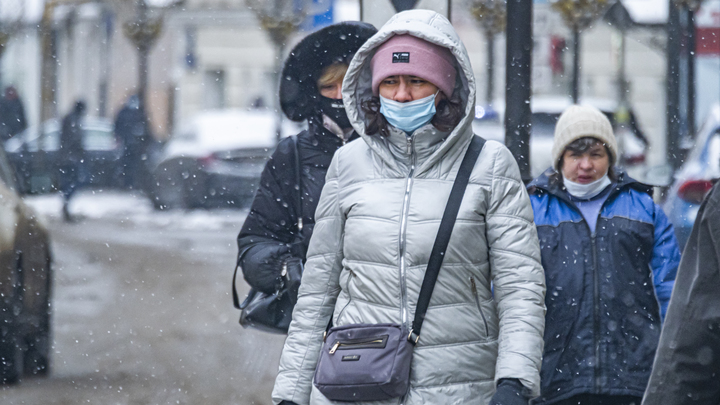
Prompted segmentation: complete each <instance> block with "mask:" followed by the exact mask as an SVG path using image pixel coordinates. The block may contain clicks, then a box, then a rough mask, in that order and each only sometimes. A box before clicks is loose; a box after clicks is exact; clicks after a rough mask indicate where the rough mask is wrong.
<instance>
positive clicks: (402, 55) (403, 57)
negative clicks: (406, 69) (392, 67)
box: [392, 52, 410, 63]
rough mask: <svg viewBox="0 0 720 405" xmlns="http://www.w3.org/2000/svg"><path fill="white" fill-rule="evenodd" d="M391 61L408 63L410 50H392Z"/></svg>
mask: <svg viewBox="0 0 720 405" xmlns="http://www.w3.org/2000/svg"><path fill="white" fill-rule="evenodd" d="M392 63H410V52H393V61H392Z"/></svg>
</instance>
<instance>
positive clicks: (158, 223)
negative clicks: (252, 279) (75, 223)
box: [25, 190, 247, 230]
mask: <svg viewBox="0 0 720 405" xmlns="http://www.w3.org/2000/svg"><path fill="white" fill-rule="evenodd" d="M25 202H26V203H27V204H28V205H29V206H31V207H32V208H33V209H35V211H36V212H37V213H38V215H39V216H40V217H41V218H43V219H44V220H45V221H61V220H62V196H61V194H60V193H55V194H44V195H35V196H26V197H25ZM70 213H71V214H72V215H73V216H76V217H78V218H80V219H85V218H87V219H108V220H117V221H120V222H129V223H131V224H134V225H138V226H153V227H159V228H169V229H182V230H217V229H223V228H228V227H237V226H238V224H242V222H243V221H244V220H245V216H246V215H247V210H239V209H217V210H204V209H197V210H169V211H157V210H155V209H153V206H152V203H151V202H150V201H149V200H148V199H147V197H145V196H144V195H143V194H142V193H138V192H131V191H119V190H81V191H78V192H77V193H76V194H75V195H74V196H73V198H72V200H70Z"/></svg>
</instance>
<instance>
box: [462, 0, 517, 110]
mask: <svg viewBox="0 0 720 405" xmlns="http://www.w3.org/2000/svg"><path fill="white" fill-rule="evenodd" d="M468 3H469V4H468V6H469V8H470V14H472V16H473V17H474V18H475V20H476V21H477V22H478V23H479V24H480V27H481V28H482V30H483V31H484V32H485V38H486V39H487V56H488V60H487V67H486V76H487V77H486V80H487V89H486V92H485V103H486V104H488V105H491V104H492V102H493V98H494V89H495V36H496V35H498V34H500V33H501V32H503V31H505V21H506V17H507V1H506V0H469V2H468Z"/></svg>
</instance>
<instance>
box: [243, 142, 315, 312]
mask: <svg viewBox="0 0 720 405" xmlns="http://www.w3.org/2000/svg"><path fill="white" fill-rule="evenodd" d="M290 138H291V139H292V142H293V150H294V152H295V184H296V187H297V203H296V205H297V221H298V222H297V235H296V236H295V240H296V241H298V240H300V239H301V238H302V229H303V209H302V183H301V182H300V150H299V149H298V144H297V135H293V136H291V137H290ZM239 259H240V258H238V263H237V264H236V265H235V272H234V273H233V279H232V297H233V305H234V306H235V308H237V309H242V308H240V298H239V297H238V293H237V288H235V281H236V280H237V272H238V269H239V268H240V260H239ZM254 291H255V290H251V291H250V294H253V293H254Z"/></svg>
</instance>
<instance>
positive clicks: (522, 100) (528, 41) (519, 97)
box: [505, 0, 533, 184]
mask: <svg viewBox="0 0 720 405" xmlns="http://www.w3.org/2000/svg"><path fill="white" fill-rule="evenodd" d="M532 15H533V0H508V2H507V27H506V33H505V38H506V42H507V45H506V48H507V52H506V55H505V58H506V59H505V86H506V87H505V144H506V145H507V146H508V149H510V152H511V153H512V154H513V156H515V160H517V163H518V166H519V168H520V177H521V178H522V180H523V181H524V182H525V183H526V184H527V183H528V182H530V181H531V180H532V175H531V173H530V118H531V111H530V91H531V72H532V47H533V41H532Z"/></svg>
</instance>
